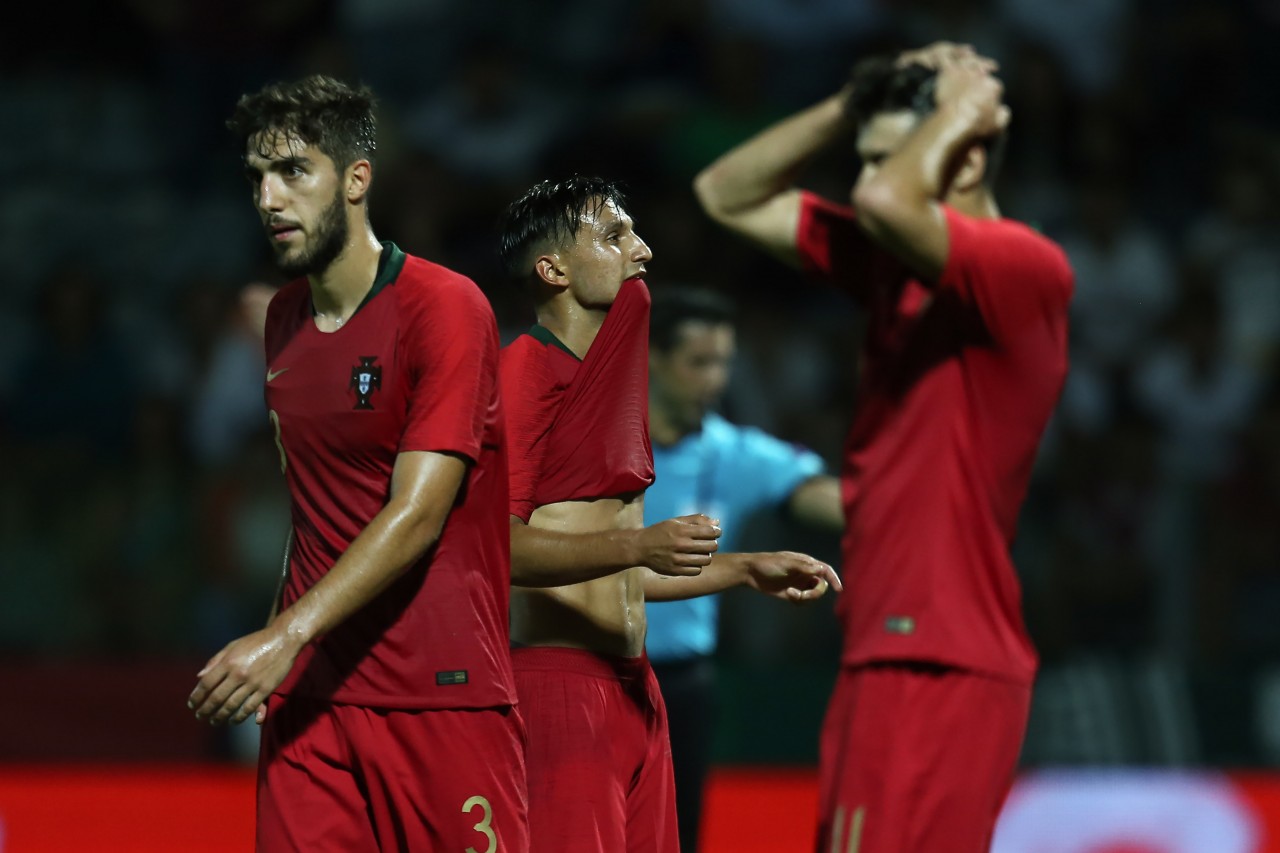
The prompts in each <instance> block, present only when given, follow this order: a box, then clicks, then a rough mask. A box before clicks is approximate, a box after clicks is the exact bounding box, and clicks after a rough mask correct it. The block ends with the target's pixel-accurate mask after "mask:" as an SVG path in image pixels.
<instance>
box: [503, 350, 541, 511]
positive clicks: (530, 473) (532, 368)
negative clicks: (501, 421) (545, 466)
mask: <svg viewBox="0 0 1280 853" xmlns="http://www.w3.org/2000/svg"><path fill="white" fill-rule="evenodd" d="M540 349H541V345H540V344H538V343H536V342H534V341H533V340H532V339H531V338H529V337H527V336H522V337H520V338H517V339H516V340H515V341H514V342H512V344H511V345H510V346H508V347H507V348H506V349H504V350H503V351H502V359H501V367H500V371H499V377H500V378H499V385H500V387H501V389H502V405H503V407H504V410H505V413H506V418H507V466H508V471H509V478H510V489H509V495H510V497H509V500H510V505H509V512H510V513H511V515H514V516H516V517H517V518H519V519H521V520H522V521H525V522H528V521H529V516H531V515H533V511H534V510H535V509H537V502H536V500H535V494H536V491H537V486H538V480H539V478H540V477H541V474H542V459H543V457H544V456H545V454H546V437H547V434H548V433H549V432H550V431H551V425H552V422H553V421H554V415H555V395H554V389H553V385H552V383H551V381H550V377H549V372H548V370H547V366H546V363H545V361H544V359H543V358H541V355H542V353H541V352H540Z"/></svg>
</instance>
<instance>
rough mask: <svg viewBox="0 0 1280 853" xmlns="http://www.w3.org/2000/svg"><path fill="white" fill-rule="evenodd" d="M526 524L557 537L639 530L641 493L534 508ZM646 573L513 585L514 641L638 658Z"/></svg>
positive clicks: (641, 644)
mask: <svg viewBox="0 0 1280 853" xmlns="http://www.w3.org/2000/svg"><path fill="white" fill-rule="evenodd" d="M529 526H530V527H537V528H541V529H544V530H553V531H557V532H561V533H595V532H598V531H602V530H637V529H639V528H641V527H643V526H644V495H643V494H641V493H637V494H635V495H630V496H627V497H625V498H601V499H598V500H592V501H562V502H560V503H555V504H547V505H546V506H540V507H538V508H537V509H536V510H534V512H533V515H531V516H530V517H529ZM647 572H648V569H646V568H644V567H643V566H637V567H634V568H630V569H624V570H622V571H620V572H615V573H613V574H610V575H605V576H604V577H600V578H596V579H595V580H589V581H583V582H581V583H575V584H569V585H566V586H554V587H543V588H528V587H518V586H517V587H512V590H511V639H512V641H513V642H514V643H516V644H518V645H526V646H561V647H568V648H575V649H586V650H589V651H593V652H597V653H600V654H607V655H618V656H621V657H638V656H639V655H640V654H642V653H643V652H644V637H645V616H644V577H645V574H646V573H647Z"/></svg>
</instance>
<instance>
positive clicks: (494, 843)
mask: <svg viewBox="0 0 1280 853" xmlns="http://www.w3.org/2000/svg"><path fill="white" fill-rule="evenodd" d="M476 806H479V807H480V808H481V810H482V811H483V812H484V817H482V818H480V822H479V823H477V824H476V825H475V826H474V827H473V829H475V831H476V832H478V833H480V834H481V835H483V836H484V837H485V838H487V839H489V846H488V847H486V848H484V849H483V850H476V848H474V847H468V848H467V853H495V851H496V850H497V849H498V836H496V835H494V834H493V827H492V826H490V825H489V824H491V823H493V807H492V806H490V805H489V801H488V800H487V799H485V798H484V797H482V796H480V795H479V794H477V795H476V796H474V797H472V798H471V799H469V800H467V801H466V802H465V803H463V804H462V813H463V814H466V813H468V812H470V811H473V810H474V809H475V807H476Z"/></svg>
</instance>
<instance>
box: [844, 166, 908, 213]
mask: <svg viewBox="0 0 1280 853" xmlns="http://www.w3.org/2000/svg"><path fill="white" fill-rule="evenodd" d="M852 201H853V209H854V210H855V211H856V212H857V215H858V221H859V222H860V223H864V224H871V223H877V224H883V223H885V222H888V221H891V220H892V219H893V218H894V213H895V211H896V210H897V209H898V208H899V207H901V205H902V202H901V194H900V193H899V192H898V191H897V190H896V189H895V188H894V186H893V185H892V184H891V183H890V182H888V181H886V180H884V179H883V178H881V177H875V178H872V179H871V180H869V181H866V182H859V183H858V185H857V186H856V187H854V189H853V198H852Z"/></svg>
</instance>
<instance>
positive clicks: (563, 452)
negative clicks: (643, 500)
mask: <svg viewBox="0 0 1280 853" xmlns="http://www.w3.org/2000/svg"><path fill="white" fill-rule="evenodd" d="M502 395H503V404H504V406H505V407H506V410H507V420H508V423H509V424H510V446H511V450H510V459H511V496H510V511H511V515H514V516H517V517H519V518H521V519H523V520H524V521H526V522H527V521H528V520H529V516H530V515H532V514H533V511H534V510H535V509H536V508H537V507H540V506H545V505H547V504H553V503H559V502H560V501H567V500H593V499H596V498H608V497H616V496H618V495H624V494H633V493H635V492H639V491H643V490H644V489H645V488H647V487H648V486H649V484H650V483H652V482H653V450H652V449H651V447H650V445H649V289H648V288H647V287H645V284H644V282H642V281H639V280H638V279H631V280H628V281H626V282H624V283H623V285H622V288H621V290H619V291H618V296H617V298H616V299H615V300H614V303H613V305H612V307H610V309H609V313H608V314H607V315H606V316H605V321H604V324H603V325H602V326H601V327H600V331H599V333H597V335H596V339H595V340H594V341H592V343H591V348H590V349H589V350H588V351H587V356H586V358H584V359H583V360H582V361H578V359H577V357H576V356H575V355H574V354H573V353H572V352H571V351H569V350H568V349H567V348H566V347H565V346H564V344H563V343H561V342H560V341H558V340H557V339H556V338H555V336H554V335H552V334H551V332H549V331H548V330H547V329H545V328H543V327H542V326H535V327H534V328H533V330H531V331H530V332H529V333H528V334H524V335H521V336H520V337H518V338H517V339H516V340H514V341H512V342H511V343H510V344H509V345H508V346H506V347H505V348H504V349H503V350H502Z"/></svg>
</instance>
